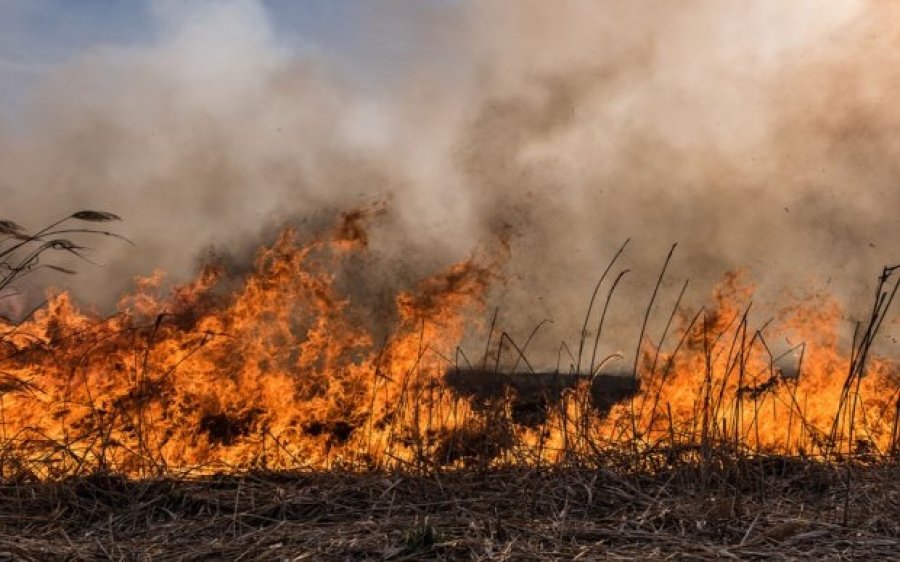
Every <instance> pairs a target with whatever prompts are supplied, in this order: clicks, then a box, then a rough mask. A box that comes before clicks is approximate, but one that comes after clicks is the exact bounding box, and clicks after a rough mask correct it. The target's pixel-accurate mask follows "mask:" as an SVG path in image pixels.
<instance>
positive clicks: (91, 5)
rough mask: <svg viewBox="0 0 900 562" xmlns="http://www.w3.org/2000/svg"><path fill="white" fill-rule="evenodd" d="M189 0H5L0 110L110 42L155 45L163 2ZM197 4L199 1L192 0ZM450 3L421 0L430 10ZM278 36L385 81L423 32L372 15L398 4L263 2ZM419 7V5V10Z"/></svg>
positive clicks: (0, 7) (11, 108)
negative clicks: (387, 66) (387, 67)
mask: <svg viewBox="0 0 900 562" xmlns="http://www.w3.org/2000/svg"><path fill="white" fill-rule="evenodd" d="M167 3H168V4H172V3H176V4H185V5H188V4H191V3H192V0H168V1H167V0H77V1H72V0H0V115H2V116H3V117H5V118H7V119H9V118H12V119H15V116H16V114H18V113H20V112H21V110H22V107H23V104H25V103H27V97H28V93H29V91H31V89H32V88H33V87H34V86H35V85H36V84H40V81H41V79H42V78H43V77H46V76H48V75H49V74H50V73H52V72H53V70H54V69H55V68H57V67H59V66H61V65H63V64H65V63H67V62H71V60H72V59H73V57H78V56H84V55H85V53H90V52H91V50H92V49H99V48H103V47H105V46H111V45H113V46H116V47H128V46H140V45H147V44H150V43H153V42H154V41H155V40H157V39H158V34H159V33H160V26H159V14H158V11H159V10H158V9H157V8H158V7H159V6H164V5H165V4H167ZM193 3H197V2H193ZM451 3H452V0H424V1H423V2H419V4H423V5H427V6H429V7H433V8H439V7H441V6H442V5H447V4H451ZM261 4H262V6H263V7H264V9H265V11H266V15H267V18H268V20H269V24H270V25H271V27H272V30H273V32H274V33H275V35H276V41H277V42H278V43H279V44H281V45H283V46H284V47H285V48H287V49H289V50H291V51H294V52H299V53H304V52H307V53H310V54H315V55H316V56H318V57H322V56H326V57H328V58H329V60H330V62H331V64H332V65H334V66H335V67H338V68H343V69H344V72H345V73H346V74H348V75H352V76H362V77H363V78H364V79H366V80H368V81H370V82H371V81H374V80H383V79H385V73H384V72H376V71H378V70H384V66H385V64H386V63H387V64H390V63H393V62H395V61H396V60H397V59H398V58H400V57H403V56H405V54H407V53H409V52H410V51H411V50H412V45H413V44H414V42H415V41H416V34H417V33H420V32H421V30H419V29H416V27H415V26H414V25H413V24H412V23H411V22H412V21H413V19H412V18H410V19H406V20H405V19H404V18H402V17H400V18H373V17H372V15H373V11H374V10H379V11H384V10H385V9H389V8H390V5H391V4H394V5H397V4H399V3H398V2H379V1H373V0H340V1H337V2H335V1H333V0H263V1H262V2H261ZM407 4H409V3H407ZM420 9H421V8H420Z"/></svg>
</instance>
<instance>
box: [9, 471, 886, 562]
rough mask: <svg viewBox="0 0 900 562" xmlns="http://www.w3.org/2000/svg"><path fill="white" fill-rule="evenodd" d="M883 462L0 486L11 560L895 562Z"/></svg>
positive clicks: (105, 479)
mask: <svg viewBox="0 0 900 562" xmlns="http://www.w3.org/2000/svg"><path fill="white" fill-rule="evenodd" d="M898 476H900V472H898V467H897V466H896V464H882V465H878V466H863V465H854V466H849V465H845V466H837V465H828V464H822V463H818V462H811V461H802V460H797V459H789V458H781V457H767V458H757V459H752V460H750V459H747V460H743V461H738V460H736V459H733V458H728V457H726V458H722V459H715V461H713V462H710V463H709V464H704V465H702V466H696V465H695V466H688V465H683V466H677V467H672V468H669V469H666V470H664V471H659V472H654V473H652V474H641V473H637V474H630V473H628V472H623V471H622V470H617V469H616V468H615V467H614V466H610V468H607V469H587V468H577V467H568V468H563V467H556V468H546V469H542V470H538V469H527V468H495V469H493V470H489V471H477V470H463V471H449V472H434V473H432V474H428V475H424V474H419V475H415V474H410V473H398V472H390V473H388V472H384V473H382V472H376V473H366V474H360V473H345V472H315V473H291V472H279V473H251V474H247V475H241V476H218V477H210V478H204V479H197V480H173V479H164V480H149V481H130V480H126V479H124V478H121V477H116V476H112V475H104V474H95V475H92V476H89V477H84V478H77V479H71V480H65V481H61V482H56V483H21V484H6V485H4V486H3V487H0V497H2V501H0V518H2V526H0V556H5V557H7V558H9V559H17V560H36V561H37V560H97V559H102V560H220V559H221V560H346V559H369V560H378V559H390V560H422V559H473V560H488V559H490V560H521V559H532V560H566V559H580V560H592V559H635V558H639V559H670V558H677V559H722V558H725V559H727V558H732V559H733V558H755V559H798V558H803V559H808V558H820V559H858V560H875V559H884V560H886V559H892V558H894V559H896V557H897V556H898V551H900V524H898V521H900V484H898V482H900V481H898Z"/></svg>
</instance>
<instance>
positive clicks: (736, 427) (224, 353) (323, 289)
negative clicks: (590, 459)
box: [0, 214, 898, 478]
mask: <svg viewBox="0 0 900 562" xmlns="http://www.w3.org/2000/svg"><path fill="white" fill-rule="evenodd" d="M363 218H364V216H363V215H359V214H348V215H345V216H344V220H343V221H342V223H341V226H340V227H339V228H338V229H337V230H336V231H335V232H334V233H332V235H330V236H328V237H326V238H325V239H323V240H318V241H314V242H311V243H299V242H298V239H297V236H296V235H295V233H294V232H292V231H290V230H288V231H285V232H284V233H282V234H281V236H280V237H279V238H278V240H277V241H276V242H275V243H274V244H273V245H272V246H271V247H268V248H264V249H262V250H261V251H260V252H259V254H258V256H257V258H256V262H255V268H254V270H253V272H252V273H251V274H249V275H248V276H247V277H246V278H245V279H243V281H242V285H241V287H240V289H239V290H237V291H235V292H227V291H225V290H224V289H223V288H222V286H223V278H224V274H223V272H222V271H221V270H220V269H217V268H216V267H207V268H206V269H205V270H204V271H203V272H202V273H201V274H200V275H199V276H198V277H197V279H196V280H194V281H193V282H192V283H190V284H187V285H184V286H180V287H177V288H175V289H173V290H171V291H169V292H163V291H162V289H161V286H162V281H163V276H162V275H161V274H157V275H154V276H151V277H150V278H147V279H143V280H140V281H139V282H138V284H137V288H136V291H135V292H134V293H133V294H131V295H128V296H126V297H124V298H123V299H122V300H121V302H120V303H119V306H118V313H117V314H115V315H113V316H110V317H98V316H95V315H91V314H88V313H86V312H83V311H80V310H78V309H77V308H76V307H75V306H74V305H73V303H72V301H71V300H70V298H69V297H68V296H67V295H66V294H61V295H58V296H55V297H53V298H52V299H51V300H50V302H49V303H48V304H47V306H46V307H45V308H43V309H42V310H40V311H39V312H37V313H36V314H35V315H34V317H33V318H32V319H30V320H29V321H27V322H25V323H24V324H22V325H20V326H13V325H11V324H7V325H3V326H0V329H2V334H3V335H2V337H0V345H2V347H0V361H2V363H0V371H2V373H3V376H4V379H3V380H4V381H6V382H5V383H4V387H3V388H2V394H0V431H2V456H0V463H2V465H0V471H2V472H3V474H6V475H9V474H22V473H27V474H33V475H35V476H37V477H41V478H52V477H58V476H64V475H70V474H78V473H83V472H89V471H93V470H98V469H103V470H114V471H118V472H122V473H125V474H131V475H148V474H160V473H173V472H176V473H177V472H180V471H215V470H239V469H246V468H254V467H257V468H259V467H262V468H285V467H313V468H324V467H334V466H342V465H343V466H349V467H377V466H402V465H405V464H417V463H422V462H430V463H436V464H454V463H458V462H468V460H467V459H469V458H470V457H472V456H477V455H481V456H482V457H486V460H487V462H522V463H533V462H547V461H553V462H556V461H561V460H565V459H567V458H573V457H574V456H576V455H584V454H591V453H592V452H595V451H596V449H597V448H598V447H620V448H630V447H633V448H639V449H640V450H642V451H650V452H652V451H654V450H657V449H659V450H662V448H663V447H666V448H668V450H669V451H671V450H673V448H677V447H682V448H684V450H694V449H695V448H696V447H699V446H705V445H707V444H722V443H729V444H733V445H734V446H736V447H743V448H746V449H747V450H751V451H766V452H776V453H784V454H796V453H807V454H813V455H820V454H826V453H835V452H841V451H843V452H850V453H854V452H856V453H872V454H875V453H882V454H883V453H886V452H888V451H889V450H890V449H891V447H893V446H894V443H895V441H896V438H897V436H896V415H897V395H898V370H897V366H896V365H894V364H893V363H891V362H889V361H887V360H884V359H876V358H872V359H870V360H869V361H868V363H867V364H866V365H865V370H864V372H860V373H859V376H858V377H857V378H852V377H850V378H849V379H848V373H849V372H850V369H851V367H852V364H853V358H852V357H851V356H850V354H849V353H848V352H842V351H841V349H840V347H841V345H840V343H839V340H838V338H837V336H836V334H837V331H836V322H837V320H838V318H839V317H840V311H839V309H838V308H837V306H836V305H835V304H834V303H833V302H831V301H828V300H827V299H826V300H825V301H824V302H805V303H801V304H800V305H798V306H795V307H793V308H792V309H790V310H789V311H786V312H785V314H784V317H783V319H782V322H781V324H780V326H781V327H780V330H781V333H780V334H777V335H778V336H781V337H784V336H789V337H790V338H791V341H803V342H805V347H797V348H796V349H795V350H794V351H795V352H800V351H802V353H800V357H802V360H798V364H797V366H796V369H795V370H794V372H789V371H787V370H785V369H784V367H783V366H781V364H780V363H779V362H778V361H776V358H775V357H773V355H772V353H771V351H770V346H769V345H768V338H769V337H770V336H768V335H766V336H764V335H763V332H762V331H754V330H753V329H752V328H751V327H750V326H749V325H748V322H747V315H746V314H745V309H744V308H743V307H744V306H745V305H746V301H747V299H748V296H749V294H750V292H751V289H750V288H749V287H748V286H747V285H745V284H743V283H742V282H741V280H740V278H739V277H734V276H732V277H729V278H727V279H726V281H725V282H724V283H723V285H722V286H721V287H719V288H718V289H717V292H716V294H715V297H714V299H713V300H714V303H713V305H712V306H711V307H709V308H708V309H705V310H704V311H701V312H700V313H698V314H695V315H688V314H686V313H683V314H682V316H681V318H680V321H679V323H680V325H679V326H676V329H673V332H672V333H674V334H677V337H678V338H680V340H679V341H678V344H677V346H675V347H674V349H668V350H659V351H657V349H655V348H654V347H653V346H652V345H650V344H649V343H646V344H645V345H644V346H643V351H642V360H641V361H640V364H639V369H638V372H637V373H636V376H637V377H638V378H639V379H640V389H641V390H640V392H639V393H637V394H636V395H635V396H634V397H633V398H632V399H630V400H626V401H625V402H622V403H620V404H618V405H617V406H615V407H614V408H613V409H612V411H611V412H609V413H608V415H601V414H600V413H599V412H598V411H597V410H596V409H595V408H593V407H592V406H591V403H590V399H589V390H590V388H589V386H590V385H589V383H585V384H583V385H582V386H580V387H578V388H575V389H574V390H572V391H569V392H565V393H563V395H562V397H561V399H560V400H559V403H558V404H557V403H555V404H554V405H553V407H552V408H549V411H548V412H547V416H546V418H545V420H544V421H543V422H542V423H540V424H539V425H538V426H534V425H533V424H532V425H529V426H526V425H524V424H520V423H517V422H516V421H515V420H513V419H512V417H511V415H510V404H511V401H513V400H514V399H515V397H514V396H513V395H512V394H509V393H508V394H506V395H504V396H499V397H498V400H497V403H496V404H495V407H493V408H489V409H486V410H485V409H477V408H474V407H473V406H472V405H471V403H470V402H469V401H467V400H466V399H465V398H464V397H460V396H458V395H456V394H455V393H453V392H451V391H450V390H449V389H448V388H447V386H446V385H445V384H444V379H443V375H444V373H446V372H447V371H448V369H450V368H452V367H453V365H454V361H453V360H451V359H449V358H451V357H453V356H454V354H455V351H456V350H457V348H458V346H459V344H460V341H461V340H462V338H463V336H464V334H465V332H466V329H467V328H468V327H470V326H471V324H472V322H473V320H474V319H477V318H479V317H481V316H482V315H483V313H484V310H485V304H486V302H485V295H486V292H487V290H488V288H489V286H490V284H491V282H492V280H493V279H494V273H493V271H495V269H496V264H491V263H489V260H484V259H475V258H473V259H471V260H469V261H465V262H462V263H458V264H455V265H453V266H451V267H449V268H447V269H446V270H445V271H443V272H441V273H439V274H437V275H434V276H432V277H429V278H426V279H423V280H422V281H421V282H419V283H418V285H417V286H416V287H415V288H414V289H412V290H410V291H406V292H400V293H399V294H397V295H396V297H395V302H394V308H395V310H394V314H393V316H394V319H393V328H392V330H391V333H390V334H389V337H387V338H386V339H384V340H380V341H376V339H375V337H374V336H373V333H372V331H371V330H370V329H369V328H367V327H366V323H365V322H362V321H360V318H361V317H362V316H361V307H364V305H365V304H366V303H359V302H353V301H352V299H350V298H349V297H348V296H346V295H343V294H341V292H340V291H339V290H338V288H337V283H336V277H335V272H336V271H338V270H339V268H340V264H341V263H342V260H346V259H349V258H350V257H351V256H353V255H355V254H358V253H364V252H366V251H367V243H366V242H367V239H366V236H365V230H364V228H362V226H361V223H360V221H361V220H362V219H363ZM488 337H489V336H488ZM670 347H671V346H670ZM848 380H849V383H848ZM848 384H849V386H850V388H849V390H848V388H847V387H848Z"/></svg>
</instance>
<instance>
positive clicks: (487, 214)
mask: <svg viewBox="0 0 900 562" xmlns="http://www.w3.org/2000/svg"><path fill="white" fill-rule="evenodd" d="M151 7H152V14H153V15H154V17H155V20H154V21H155V28H154V29H155V38H154V40H153V41H151V42H150V43H148V44H146V45H138V46H134V45H132V46H128V47H121V46H96V47H93V48H91V49H90V50H88V51H87V52H84V53H78V54H75V55H74V56H73V57H72V59H71V62H69V63H67V64H65V65H64V66H62V67H61V68H59V69H58V70H57V71H55V72H54V73H53V75H52V76H51V77H50V78H48V79H47V80H46V81H45V82H44V83H43V84H41V85H40V86H39V87H37V88H36V89H34V90H33V92H32V94H31V95H30V98H29V109H28V111H27V113H26V115H25V116H24V117H23V118H22V119H21V121H22V123H23V124H21V125H17V126H13V125H9V124H8V125H7V126H5V127H4V126H3V124H2V123H0V189H2V193H3V197H2V199H3V203H4V207H3V212H4V214H8V215H9V216H10V217H11V218H15V219H16V220H18V221H19V222H22V223H26V224H29V225H33V226H37V225H40V224H41V223H42V222H45V221H47V220H48V218H51V217H56V216H59V215H63V214H66V213H68V212H70V211H72V210H77V209H79V208H82V207H91V208H103V209H106V210H110V211H113V212H116V213H118V214H121V215H122V216H123V217H124V218H125V219H126V222H125V223H124V225H123V230H124V231H125V232H126V233H127V235H128V236H129V237H130V238H131V239H132V240H134V242H135V243H136V247H135V248H131V247H126V246H124V245H117V244H108V243H103V245H102V247H101V248H98V251H97V252H96V254H95V256H96V259H98V260H99V261H101V262H102V263H104V264H105V266H104V267H103V268H102V269H100V270H96V269H91V268H87V270H85V271H83V274H82V277H81V278H76V279H74V280H72V282H71V287H72V289H73V291H74V292H75V293H76V295H78V296H79V297H80V298H81V299H82V300H85V301H88V302H93V303H98V304H100V305H102V306H108V305H109V304H110V303H111V302H112V301H113V300H114V299H115V297H116V296H117V295H118V294H119V293H120V292H122V291H124V290H126V288H127V287H128V284H129V283H130V279H131V278H132V277H133V276H135V275H140V274H147V273H149V272H150V271H151V270H153V269H155V268H162V269H164V270H166V271H167V272H169V274H170V276H171V278H173V279H174V280H183V279H185V278H187V277H188V276H189V275H190V274H191V273H192V272H193V270H194V268H195V266H196V261H197V256H198V255H201V254H202V252H203V250H204V248H207V247H208V246H210V245H214V246H216V247H218V248H219V249H220V251H227V252H231V253H233V254H234V255H238V256H240V255H247V254H248V253H249V252H250V250H251V249H252V248H254V247H255V246H257V245H258V244H259V243H261V242H262V241H264V240H265V238H266V236H265V235H262V234H261V232H264V233H271V231H272V229H274V228H276V227H277V226H278V225H282V224H285V223H294V224H299V225H300V227H301V229H302V228H304V225H305V227H308V228H309V229H313V228H314V225H316V224H319V222H320V221H321V217H322V216H323V214H327V213H328V212H333V211H336V210H340V209H348V208H356V207H367V206H371V205H373V204H376V203H377V202H381V201H384V202H386V205H387V208H388V209H389V212H388V215H387V217H386V218H384V219H382V220H380V221H376V223H375V226H374V227H373V228H374V230H373V232H372V234H371V240H370V246H371V248H372V250H373V252H374V253H375V254H377V255H379V256H381V257H382V258H383V262H384V263H389V264H392V265H391V266H390V267H388V268H387V269H386V272H384V273H383V274H382V276H381V278H383V279H385V280H387V279H389V278H390V275H391V274H397V276H398V277H401V278H402V277H404V275H406V273H404V272H407V273H408V272H409V271H413V272H428V271H434V270H435V269H436V268H438V267H440V266H442V265H446V264H448V263H450V262H452V261H454V260H458V259H462V258H465V257H466V256H468V255H469V254H470V253H471V252H472V251H473V248H476V247H478V246H479V245H484V244H490V243H491V242H490V241H491V240H493V239H495V238H496V237H498V236H503V237H505V238H507V239H508V240H509V242H510V257H509V262H508V264H507V266H506V270H505V272H504V273H505V277H506V281H505V282H504V284H503V285H502V286H500V287H498V288H497V289H496V291H495V294H494V295H492V302H493V303H494V304H496V305H497V306H499V307H500V308H501V318H502V319H503V320H504V321H505V322H506V323H507V325H508V326H509V327H511V329H513V331H514V332H515V331H517V330H518V333H521V332H523V331H525V332H526V333H527V331H528V330H530V328H531V327H533V326H534V325H535V324H536V323H537V322H539V321H540V320H542V319H544V318H552V319H554V321H555V324H554V327H553V328H552V329H550V330H549V331H548V333H547V335H546V339H547V341H552V340H555V341H557V342H558V341H559V339H562V338H563V337H565V338H569V339H570V340H571V338H572V336H574V335H577V333H578V330H579V329H580V323H581V321H582V314H583V310H584V308H585V306H586V301H587V299H588V298H589V296H590V291H591V288H592V285H593V283H594V282H595V280H596V276H597V274H598V273H599V272H600V271H601V270H602V268H603V267H604V266H605V265H606V262H607V260H608V259H609V258H610V257H611V255H612V254H613V252H614V251H615V249H616V248H618V247H619V245H620V244H621V243H622V242H623V241H624V240H625V239H626V238H628V237H631V238H633V241H632V244H631V245H630V247H629V250H628V254H627V256H626V259H625V261H624V262H623V265H624V266H627V267H629V268H631V269H632V270H633V271H632V273H630V274H629V275H630V277H629V280H628V281H629V282H628V284H627V287H626V288H625V289H623V292H622V294H621V300H620V302H619V306H618V309H616V310H614V311H613V315H614V317H615V318H614V320H613V321H614V322H618V323H619V324H620V325H621V326H623V329H622V330H621V331H620V332H619V333H621V334H626V335H628V336H629V337H630V336H631V332H630V331H629V330H630V329H632V328H633V327H634V325H635V322H634V319H635V317H639V316H640V315H642V313H643V310H642V309H643V307H644V306H646V301H647V299H648V298H649V294H650V291H651V290H652V286H653V283H654V282H655V277H656V275H657V273H658V270H659V268H660V267H661V265H662V262H663V259H664V257H665V255H666V252H667V251H668V248H669V245H670V244H671V243H673V242H675V241H677V242H679V248H678V251H677V253H676V257H675V259H674V261H673V266H672V268H671V269H670V271H669V274H668V275H667V280H666V283H665V284H664V286H663V287H664V289H665V291H664V295H665V297H664V298H663V299H662V300H661V303H660V306H661V307H662V308H664V307H666V306H671V301H672V300H673V299H674V296H675V294H674V293H677V287H678V286H679V285H680V283H681V282H682V281H683V280H684V279H685V278H687V277H690V278H691V283H692V291H691V293H690V295H692V298H694V299H695V300H696V299H698V298H700V297H701V296H703V295H705V294H706V293H708V291H709V289H710V287H711V286H712V285H713V284H714V283H715V281H716V280H717V279H718V278H719V277H720V276H721V275H722V274H723V273H724V272H725V271H727V270H730V269H734V268H743V269H746V270H748V272H749V274H750V276H751V277H752V278H753V279H755V280H756V281H758V282H759V283H760V285H761V287H762V288H763V289H764V290H763V292H762V293H761V296H760V298H761V300H762V303H763V304H762V306H763V309H765V306H766V303H769V304H772V303H777V302H778V297H779V291H781V290H782V289H785V288H803V289H804V290H806V291H807V292H824V291H827V292H829V293H833V294H836V295H838V296H840V297H841V298H843V299H844V300H845V301H846V302H847V303H849V304H850V305H851V306H852V307H853V309H854V310H858V311H860V312H862V311H863V310H864V309H865V307H866V306H867V304H868V302H867V300H863V299H867V298H868V295H869V291H870V290H871V286H872V282H871V281H872V280H873V278H874V276H875V274H876V273H877V272H878V271H879V270H880V267H881V266H882V265H885V264H887V263H891V262H896V261H898V258H900V240H898V237H897V233H898V232H900V212H898V211H900V189H898V188H897V187H896V178H897V177H898V174H897V172H898V169H897V168H898V164H897V163H898V162H900V158H898V156H900V154H898V152H900V143H898V142H897V140H895V138H894V137H895V134H894V133H895V132H896V131H897V130H898V127H900V109H897V107H900V106H897V104H896V103H894V100H893V98H892V94H893V93H894V92H896V91H898V89H897V87H896V86H898V85H900V84H898V82H900V65H897V60H896V59H897V56H898V55H897V54H896V53H898V52H900V50H898V47H900V34H898V32H897V31H896V30H893V29H891V27H890V26H889V25H888V23H887V22H890V21H892V18H894V17H896V16H897V15H900V14H898V13H897V12H898V9H897V8H896V7H894V6H893V4H891V3H888V2H880V1H874V0H873V1H865V0H835V1H832V2H828V3H827V4H823V3H822V2H818V1H814V0H803V1H800V0H798V1H795V2H789V3H786V2H782V1H780V0H767V1H760V2H753V3H722V2H717V1H712V0H691V1H687V2H678V3H673V2H666V1H664V0H641V1H632V2H627V3H626V2H612V1H608V2H597V1H594V0H572V1H566V2H552V3H549V2H544V1H541V0H520V1H517V2H515V3H511V2H501V1H484V0H468V1H458V2H445V1H441V2H438V1H435V2H427V3H426V2H401V1H394V2H386V3H379V4H378V9H377V11H376V10H375V9H374V8H372V7H368V8H364V7H362V6H360V7H359V8H358V9H357V12H358V13H356V18H355V20H354V21H353V24H352V26H351V27H348V30H347V36H348V37H347V39H346V42H347V43H348V44H355V45H356V46H355V47H354V48H352V49H350V50H349V51H348V52H346V53H343V54H340V55H338V54H335V53H329V52H324V51H322V50H317V49H314V48H310V47H309V46H308V45H303V44H302V43H301V44H300V46H299V47H298V44H297V43H296V42H295V43H289V42H285V41H284V40H283V38H282V36H281V35H279V34H278V33H276V31H275V27H274V26H273V22H272V19H271V14H269V13H268V12H267V11H266V9H265V7H264V5H263V4H261V3H259V2H253V1H250V0H232V1H227V2H192V3H187V2H174V1H161V2H155V3H152V4H151ZM398 22H399V23H398ZM401 24H402V26H401V27H402V29H403V30H404V31H403V33H404V35H403V36H402V37H401V38H399V39H398V38H397V37H390V36H381V35H379V34H380V33H388V34H389V33H393V32H395V31H396V30H397V29H399V28H398V27H397V26H398V25H401ZM349 25H350V24H348V26H349ZM398 33H399V32H398ZM404 38H405V39H404ZM389 41H394V42H395V44H393V46H392V47H391V48H389V49H388V48H381V49H379V48H378V47H379V45H381V43H380V42H389ZM354 42H355V43H354ZM382 47H383V45H382ZM373 53H374V54H373ZM385 53H389V54H390V56H386V55H385ZM410 275H411V274H410ZM38 281H43V280H40V279H38ZM673 292H674V293H673ZM624 326H630V328H627V329H626V328H624ZM613 339H614V340H615V339H616V336H613ZM621 339H622V340H623V341H624V340H626V339H627V338H625V337H624V336H622V338H621Z"/></svg>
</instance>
